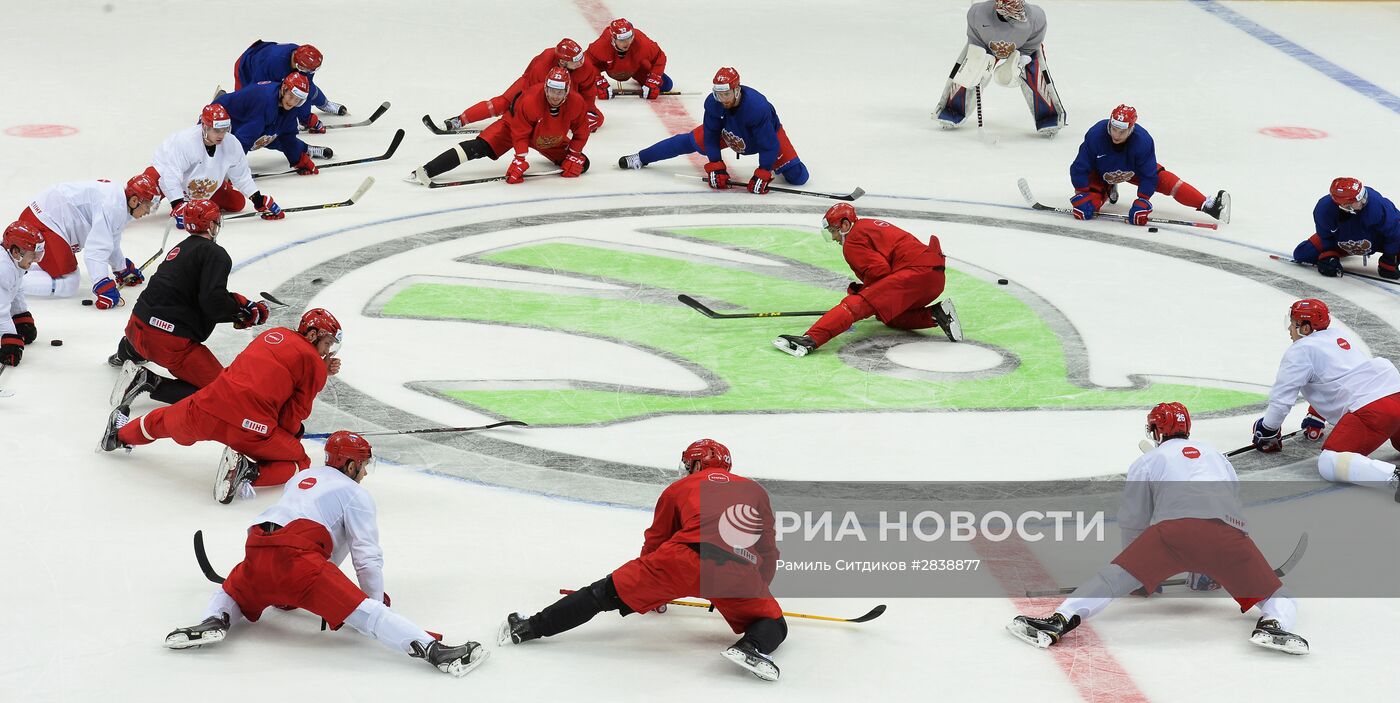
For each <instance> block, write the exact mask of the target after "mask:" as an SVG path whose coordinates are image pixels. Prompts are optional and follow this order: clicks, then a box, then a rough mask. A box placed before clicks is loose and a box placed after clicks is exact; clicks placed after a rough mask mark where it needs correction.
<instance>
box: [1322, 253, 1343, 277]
mask: <svg viewBox="0 0 1400 703" xmlns="http://www.w3.org/2000/svg"><path fill="white" fill-rule="evenodd" d="M1317 272H1318V273H1320V274H1322V275H1324V276H1326V277H1328V278H1337V277H1338V276H1341V275H1342V259H1341V257H1339V256H1324V257H1321V258H1319V259H1318V260H1317Z"/></svg>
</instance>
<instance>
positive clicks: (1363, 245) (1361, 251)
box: [1337, 239, 1372, 256]
mask: <svg viewBox="0 0 1400 703" xmlns="http://www.w3.org/2000/svg"><path fill="white" fill-rule="evenodd" d="M1337 248H1338V249H1341V250H1342V251H1344V252H1346V253H1348V254H1351V255H1352V256H1366V255H1367V254H1370V253H1371V251H1372V250H1371V240H1369V239H1348V240H1347V241H1345V242H1337Z"/></svg>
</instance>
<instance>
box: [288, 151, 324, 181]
mask: <svg viewBox="0 0 1400 703" xmlns="http://www.w3.org/2000/svg"><path fill="white" fill-rule="evenodd" d="M292 168H294V169H296V170H297V175H298V176H314V175H316V174H318V173H320V172H321V169H319V168H317V167H316V164H315V163H314V162H312V161H311V152H310V151H303V152H301V160H299V161H297V162H296V163H294V164H292Z"/></svg>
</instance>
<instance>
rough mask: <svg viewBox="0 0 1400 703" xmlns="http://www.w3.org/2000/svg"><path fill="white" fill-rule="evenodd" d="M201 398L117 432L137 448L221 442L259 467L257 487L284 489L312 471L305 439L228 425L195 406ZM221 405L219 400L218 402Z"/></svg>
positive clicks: (151, 414) (274, 429) (275, 428)
mask: <svg viewBox="0 0 1400 703" xmlns="http://www.w3.org/2000/svg"><path fill="white" fill-rule="evenodd" d="M197 398H198V396H190V397H189V398H185V399H184V400H181V401H180V402H178V403H176V404H174V405H171V406H170V407H167V408H156V409H155V410H152V411H151V412H149V413H147V414H145V415H142V416H140V417H135V418H132V419H131V422H129V423H127V424H126V426H125V427H123V428H121V430H120V431H119V432H118V433H117V438H118V439H120V440H121V441H122V442H123V443H124V444H129V445H131V446H133V447H137V446H141V445H143V444H150V443H151V442H154V441H156V440H157V439H167V438H168V439H173V440H175V442H176V443H178V444H182V445H185V446H189V445H191V444H194V443H195V442H203V441H208V442H219V443H220V444H223V445H224V446H226V447H228V448H230V449H232V450H234V451H236V452H238V453H240V454H242V455H244V456H246V457H248V458H249V459H251V460H253V461H255V462H257V464H258V478H257V480H256V481H253V485H254V486H280V485H282V484H284V483H286V482H287V479H289V478H291V477H292V474H294V473H296V472H297V471H300V470H302V469H306V468H310V466H311V459H310V458H309V457H307V456H306V450H305V449H304V448H302V446H301V440H299V439H297V438H296V437H295V436H293V435H292V434H291V433H290V432H287V431H286V430H284V429H282V428H281V427H278V426H276V425H274V426H272V428H271V430H270V431H269V433H268V434H259V433H257V432H254V431H252V430H247V429H244V428H242V427H236V426H234V425H230V424H227V423H225V422H224V421H222V420H220V419H219V418H217V417H214V416H213V415H210V414H208V413H205V412H203V411H201V410H199V408H197V407H195V406H194V401H195V400H196V399H197ZM215 402H217V401H215Z"/></svg>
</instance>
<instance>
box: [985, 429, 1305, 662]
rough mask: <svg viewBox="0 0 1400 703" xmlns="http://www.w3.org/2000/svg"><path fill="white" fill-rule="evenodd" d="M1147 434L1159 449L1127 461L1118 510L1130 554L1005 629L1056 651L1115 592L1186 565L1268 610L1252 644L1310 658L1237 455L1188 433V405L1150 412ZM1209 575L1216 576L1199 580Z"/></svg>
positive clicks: (1152, 584) (1195, 577)
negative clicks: (1048, 608) (1249, 525)
mask: <svg viewBox="0 0 1400 703" xmlns="http://www.w3.org/2000/svg"><path fill="white" fill-rule="evenodd" d="M1147 433H1148V436H1149V437H1151V438H1152V441H1153V442H1154V443H1156V445H1157V446H1156V448H1154V449H1152V450H1151V451H1149V452H1147V453H1146V454H1143V455H1142V456H1140V457H1138V459H1137V460H1136V461H1134V462H1133V463H1132V465H1131V466H1129V467H1128V479H1127V484H1126V485H1125V486H1124V488H1123V498H1122V502H1121V504H1120V505H1119V508H1118V526H1119V527H1120V528H1121V529H1122V532H1123V545H1124V548H1123V551H1122V552H1121V553H1119V555H1118V556H1117V557H1115V558H1114V560H1113V561H1112V562H1111V563H1110V564H1108V565H1107V566H1105V567H1103V568H1102V569H1099V572H1098V573H1097V574H1095V575H1094V576H1093V577H1091V578H1090V579H1089V580H1088V581H1085V582H1084V583H1083V584H1081V585H1080V586H1079V587H1078V588H1076V589H1075V590H1074V592H1073V593H1071V594H1070V596H1069V598H1067V599H1065V601H1064V602H1063V603H1061V604H1060V607H1059V608H1057V609H1056V610H1055V612H1054V613H1052V614H1051V615H1050V616H1049V617H1044V618H1033V617H1030V616H1027V615H1018V616H1016V617H1015V618H1013V619H1012V621H1011V622H1010V623H1009V624H1007V626H1006V629H1007V630H1008V631H1010V632H1011V634H1013V635H1015V636H1016V637H1018V638H1020V639H1021V640H1023V641H1025V642H1027V643H1029V644H1033V645H1035V646H1037V647H1049V646H1050V645H1053V644H1055V643H1056V642H1059V641H1060V638H1061V637H1063V636H1064V635H1065V633H1067V632H1069V631H1070V630H1073V629H1074V628H1076V627H1078V626H1079V623H1080V622H1081V621H1083V620H1087V619H1088V618H1090V617H1093V616H1094V615H1096V614H1098V613H1100V612H1102V611H1103V609H1104V608H1107V607H1108V606H1109V604H1110V603H1112V602H1113V600H1114V599H1115V598H1121V597H1123V596H1126V595H1129V594H1133V593H1138V594H1147V593H1152V592H1155V591H1156V590H1157V587H1158V585H1159V584H1161V582H1162V580H1163V579H1165V578H1167V577H1168V576H1171V575H1172V574H1178V573H1181V572H1183V571H1188V572H1192V573H1191V577H1190V578H1189V579H1188V581H1189V582H1191V583H1192V584H1193V588H1198V590H1199V589H1200V588H1208V587H1210V586H1207V585H1206V584H1210V585H1212V586H1213V584H1211V581H1210V579H1211V578H1213V579H1214V580H1215V581H1217V582H1219V584H1220V587H1222V588H1224V589H1225V590H1226V591H1227V592H1229V594H1230V595H1231V596H1233V597H1234V599H1235V601H1236V602H1238V603H1239V606H1240V612H1242V613H1243V612H1245V611H1247V610H1249V609H1250V608H1251V607H1253V606H1255V605H1258V606H1259V609H1260V610H1261V611H1263V616H1262V617H1260V618H1259V622H1258V623H1257V624H1255V626H1254V631H1253V632H1252V633H1251V634H1250V637H1249V640H1250V641H1251V642H1253V643H1254V644H1257V645H1259V646H1261V647H1267V648H1269V649H1276V650H1279V651H1282V652H1287V653H1289V654H1307V653H1308V642H1307V640H1305V639H1303V638H1302V637H1299V636H1298V635H1295V634H1293V633H1292V632H1290V631H1289V630H1290V629H1291V628H1292V627H1293V621H1294V619H1295V618H1296V617H1297V614H1298V605H1297V603H1295V602H1294V601H1293V599H1292V598H1290V597H1288V595H1287V594H1286V593H1285V590H1284V588H1283V582H1281V581H1279V579H1278V576H1277V575H1275V574H1274V570H1273V568H1272V567H1270V566H1269V562H1267V561H1265V560H1264V555H1262V554H1260V553H1259V548H1258V547H1256V546H1255V545H1254V541H1253V540H1251V539H1250V538H1249V535H1248V534H1247V533H1246V532H1245V531H1244V529H1245V521H1244V515H1243V512H1244V511H1243V506H1242V505H1241V504H1240V498H1239V478H1238V477H1237V476H1236V475H1235V469H1234V467H1233V466H1231V465H1230V461H1229V460H1228V459H1226V458H1225V455H1223V454H1221V453H1220V452H1218V451H1216V450H1215V449H1214V448H1212V447H1211V446H1210V445H1208V444H1206V443H1204V442H1198V441H1194V440H1192V439H1190V437H1191V414H1190V413H1189V412H1187V410H1186V407H1185V406H1183V405H1182V404H1181V403H1161V404H1159V405H1157V407H1155V408H1152V411H1151V412H1149V413H1148V414H1147ZM1206 574H1208V575H1209V577H1210V578H1201V576H1202V575H1206ZM1195 584H1202V586H1199V587H1198V586H1196V585H1195Z"/></svg>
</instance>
